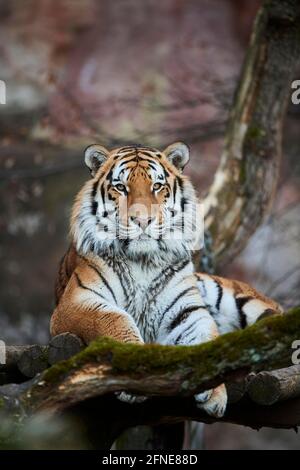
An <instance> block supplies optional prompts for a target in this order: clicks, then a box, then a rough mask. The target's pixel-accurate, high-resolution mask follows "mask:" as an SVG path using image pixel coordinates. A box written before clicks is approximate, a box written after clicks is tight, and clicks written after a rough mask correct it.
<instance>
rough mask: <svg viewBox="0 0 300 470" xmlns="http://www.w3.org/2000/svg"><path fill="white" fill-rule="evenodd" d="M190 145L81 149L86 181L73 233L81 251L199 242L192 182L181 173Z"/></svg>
mask: <svg viewBox="0 0 300 470" xmlns="http://www.w3.org/2000/svg"><path fill="white" fill-rule="evenodd" d="M188 161H189V149H188V147H187V146H186V145H185V144H184V143H181V142H177V143H175V144H172V145H170V146H168V147H167V148H166V149H165V150H164V151H159V150H157V149H155V148H149V147H140V146H126V147H121V148H116V149H113V150H110V151H109V150H107V149H106V148H104V147H102V146H100V145H91V146H89V147H88V148H87V149H86V151H85V163H86V165H87V166H88V168H89V169H90V172H91V176H92V179H90V180H89V181H88V182H87V183H86V184H85V185H84V186H83V188H82V190H81V191H80V192H79V194H78V196H77V198H76V201H75V204H74V207H73V213H72V220H71V235H72V238H73V241H74V243H75V245H76V248H77V250H78V251H79V252H81V253H83V254H87V253H89V252H94V253H101V252H102V253H103V252H105V250H108V249H110V248H111V249H113V250H115V251H116V252H117V251H122V252H124V253H125V254H126V256H128V257H131V258H137V257H139V256H141V255H142V256H150V257H151V256H152V257H157V256H160V255H162V254H168V253H173V254H174V253H175V254H179V253H180V252H185V253H186V252H187V251H189V250H191V249H193V247H194V245H195V243H196V242H197V241H198V237H199V233H200V228H199V227H198V224H199V223H201V220H200V219H201V217H199V214H198V212H197V207H198V206H197V201H196V196H195V191H194V188H193V186H192V184H191V182H190V180H189V179H188V178H187V177H186V176H183V175H182V170H183V168H184V166H185V165H186V163H187V162H188Z"/></svg>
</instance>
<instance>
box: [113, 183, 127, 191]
mask: <svg viewBox="0 0 300 470" xmlns="http://www.w3.org/2000/svg"><path fill="white" fill-rule="evenodd" d="M115 188H117V190H118V191H122V192H125V191H126V186H125V185H124V184H120V183H119V184H116V186H115Z"/></svg>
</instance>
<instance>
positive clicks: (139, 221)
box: [130, 216, 154, 230]
mask: <svg viewBox="0 0 300 470" xmlns="http://www.w3.org/2000/svg"><path fill="white" fill-rule="evenodd" d="M130 219H131V220H132V222H134V223H135V224H136V225H138V226H139V227H141V228H142V229H143V230H145V229H146V228H147V227H148V225H150V224H151V222H152V221H153V220H154V217H141V216H131V217H130Z"/></svg>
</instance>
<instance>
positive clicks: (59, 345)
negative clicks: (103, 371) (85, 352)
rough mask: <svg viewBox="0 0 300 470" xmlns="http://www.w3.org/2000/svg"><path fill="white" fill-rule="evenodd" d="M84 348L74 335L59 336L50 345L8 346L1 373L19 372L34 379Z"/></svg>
mask: <svg viewBox="0 0 300 470" xmlns="http://www.w3.org/2000/svg"><path fill="white" fill-rule="evenodd" d="M83 347H84V343H83V342H82V341H81V339H80V338H78V336H76V335H73V334H72V333H62V334H60V335H57V336H55V337H54V338H52V339H51V340H50V342H49V344H48V345H40V344H32V345H24V346H6V350H5V363H4V364H1V365H0V372H3V373H9V372H14V371H18V372H20V373H21V374H22V375H23V376H24V377H29V378H32V377H34V376H35V375H36V374H38V373H40V372H42V371H43V370H45V369H47V368H48V367H49V365H53V364H56V363H57V362H59V361H62V360H65V359H69V358H70V357H72V356H74V354H77V353H78V352H79V351H81V350H82V349H83Z"/></svg>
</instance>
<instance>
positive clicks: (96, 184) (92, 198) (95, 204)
mask: <svg viewBox="0 0 300 470" xmlns="http://www.w3.org/2000/svg"><path fill="white" fill-rule="evenodd" d="M97 186H98V180H97V181H95V182H94V184H93V188H92V192H91V200H92V215H96V213H97V209H98V202H97V201H96V200H95V196H96V193H97Z"/></svg>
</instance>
